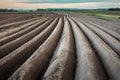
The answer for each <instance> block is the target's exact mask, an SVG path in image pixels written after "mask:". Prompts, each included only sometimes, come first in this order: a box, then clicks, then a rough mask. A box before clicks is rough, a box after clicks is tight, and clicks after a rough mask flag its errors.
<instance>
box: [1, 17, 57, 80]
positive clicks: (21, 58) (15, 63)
mask: <svg viewBox="0 0 120 80" xmlns="http://www.w3.org/2000/svg"><path fill="white" fill-rule="evenodd" d="M57 22H58V18H56V19H55V20H54V21H53V22H52V23H51V24H50V25H49V26H48V27H47V28H46V29H45V30H44V31H43V32H41V34H39V35H37V36H36V37H34V38H33V39H32V40H30V41H29V42H27V43H25V44H24V45H22V46H21V47H19V48H17V49H16V50H14V51H13V52H11V53H10V54H9V55H7V56H5V57H4V58H2V59H1V60H0V79H1V80H2V79H4V80H5V79H7V78H8V77H9V76H10V75H11V74H12V73H13V72H14V71H15V70H17V69H18V68H19V67H20V66H21V65H22V64H23V63H24V62H25V61H26V60H27V59H28V58H29V57H30V56H31V55H32V54H33V53H34V51H35V50H36V49H37V48H38V47H39V46H40V45H41V44H42V43H43V42H44V41H45V40H46V39H47V38H48V36H49V35H50V34H51V33H52V31H53V30H54V28H55V26H56V25H57ZM55 38H56V37H55Z"/></svg>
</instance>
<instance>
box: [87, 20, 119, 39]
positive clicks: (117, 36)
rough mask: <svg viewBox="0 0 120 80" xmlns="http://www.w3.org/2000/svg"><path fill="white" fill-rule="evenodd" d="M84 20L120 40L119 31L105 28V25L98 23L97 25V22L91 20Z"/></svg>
mask: <svg viewBox="0 0 120 80" xmlns="http://www.w3.org/2000/svg"><path fill="white" fill-rule="evenodd" d="M85 22H86V23H89V24H91V25H93V26H95V27H97V28H99V29H101V30H103V31H104V32H106V33H108V34H109V35H111V36H113V37H114V38H116V39H117V40H119V41H120V34H119V33H117V32H115V31H112V30H110V29H107V28H105V27H101V26H100V25H97V24H95V23H92V22H88V21H85Z"/></svg>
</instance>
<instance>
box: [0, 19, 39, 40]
mask: <svg viewBox="0 0 120 80" xmlns="http://www.w3.org/2000/svg"><path fill="white" fill-rule="evenodd" d="M38 21H39V20H34V21H27V22H24V23H20V24H17V25H11V26H9V27H7V29H1V32H0V39H2V38H4V37H6V36H9V35H11V34H14V33H16V32H18V31H21V30H23V29H25V28H27V27H28V26H31V25H32V24H34V23H36V22H38ZM11 27H12V28H11ZM6 30H7V31H6Z"/></svg>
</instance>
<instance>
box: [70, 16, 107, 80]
mask: <svg viewBox="0 0 120 80" xmlns="http://www.w3.org/2000/svg"><path fill="white" fill-rule="evenodd" d="M69 21H70V22H71V25H72V29H73V31H74V36H75V42H76V53H77V68H76V74H75V80H107V78H106V76H105V74H104V70H103V69H102V66H101V64H100V61H99V59H98V58H97V56H96V54H95V52H94V50H93V49H92V47H91V45H90V43H89V41H88V40H87V38H86V37H85V35H84V33H83V32H82V31H81V30H80V28H79V27H78V25H77V24H76V23H75V22H74V21H72V19H70V18H69Z"/></svg>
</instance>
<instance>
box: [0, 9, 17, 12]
mask: <svg viewBox="0 0 120 80" xmlns="http://www.w3.org/2000/svg"><path fill="white" fill-rule="evenodd" d="M0 12H17V10H14V9H0Z"/></svg>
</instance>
